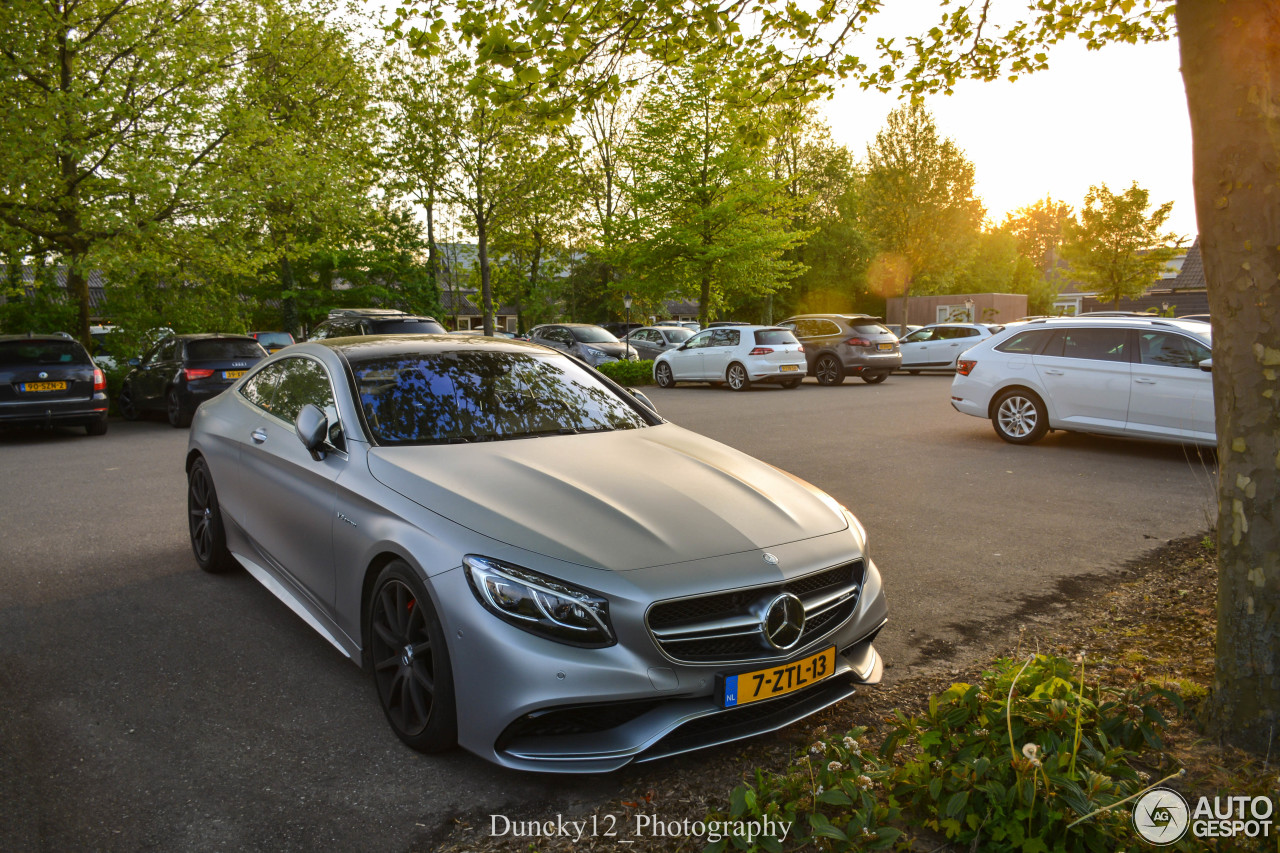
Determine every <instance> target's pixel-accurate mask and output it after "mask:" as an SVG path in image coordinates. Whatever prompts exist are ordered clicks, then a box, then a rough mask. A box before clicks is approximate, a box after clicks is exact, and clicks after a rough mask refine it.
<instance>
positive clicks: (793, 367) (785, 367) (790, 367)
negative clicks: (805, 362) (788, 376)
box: [778, 364, 800, 373]
mask: <svg viewBox="0 0 1280 853" xmlns="http://www.w3.org/2000/svg"><path fill="white" fill-rule="evenodd" d="M778 369H779V370H781V371H782V372H783V373H786V372H787V371H788V370H799V369H800V368H799V366H798V365H794V364H782V365H779V366H778Z"/></svg>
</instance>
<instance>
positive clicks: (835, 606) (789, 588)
mask: <svg viewBox="0 0 1280 853" xmlns="http://www.w3.org/2000/svg"><path fill="white" fill-rule="evenodd" d="M864 572H865V567H864V565H863V562H862V560H854V561H853V562H851V563H845V564H843V565H840V566H836V567H834V568H831V569H825V570H823V571H820V572H814V573H812V574H809V575H805V576H803V577H799V578H794V579H792V580H789V581H787V582H785V583H778V584H769V585H767V586H758V587H751V588H749V589H738V590H733V591H731V592H718V593H712V594H710V595H702V596H694V597H690V598H681V599H676V600H673V601H660V602H658V603H657V604H655V605H653V606H652V607H650V608H649V613H648V617H647V622H648V625H649V633H650V634H651V635H652V636H653V639H654V641H655V642H656V643H657V644H658V647H659V648H660V649H662V651H663V653H664V654H666V655H667V657H669V658H671V659H672V660H675V661H680V662H685V663H732V662H740V661H752V660H761V659H766V658H776V657H779V656H780V655H779V653H778V650H777V649H775V648H773V647H772V646H770V645H769V644H768V643H767V642H766V641H765V639H764V636H763V634H762V633H761V631H760V620H761V615H762V612H763V608H765V607H767V606H768V604H769V602H771V601H773V600H774V599H775V598H777V597H778V596H779V595H781V594H783V593H791V594H792V595H794V596H796V597H797V598H799V599H800V600H801V602H802V603H803V604H804V611H805V624H804V631H803V633H802V634H801V635H800V639H799V641H798V642H797V643H796V645H795V648H797V649H799V648H803V647H804V646H806V645H808V644H809V643H811V642H814V641H815V640H818V639H819V638H821V637H822V636H824V635H825V634H827V633H829V632H830V631H832V630H834V629H835V628H836V627H837V626H838V625H840V624H841V623H843V622H844V621H845V620H846V619H848V618H849V617H850V616H851V615H852V614H853V610H854V608H855V607H856V606H857V603H858V593H859V592H860V591H861V590H862V580H863V574H864Z"/></svg>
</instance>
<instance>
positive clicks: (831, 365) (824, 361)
mask: <svg viewBox="0 0 1280 853" xmlns="http://www.w3.org/2000/svg"><path fill="white" fill-rule="evenodd" d="M813 375H814V376H816V377H818V384H819V385H839V384H840V383H841V382H843V381H844V365H843V364H841V363H840V359H838V358H836V357H835V356H834V355H824V356H823V357H822V358H820V359H818V363H817V364H815V365H814V366H813Z"/></svg>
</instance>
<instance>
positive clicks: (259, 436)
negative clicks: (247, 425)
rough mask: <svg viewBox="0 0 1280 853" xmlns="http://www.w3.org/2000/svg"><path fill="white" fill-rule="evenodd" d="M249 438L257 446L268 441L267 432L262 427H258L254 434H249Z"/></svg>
mask: <svg viewBox="0 0 1280 853" xmlns="http://www.w3.org/2000/svg"><path fill="white" fill-rule="evenodd" d="M249 437H250V438H252V439H253V441H254V443H255V444H262V442H264V441H266V440H267V431H266V430H265V429H263V428H262V427H258V428H257V429H255V430H254V431H253V432H251V433H249Z"/></svg>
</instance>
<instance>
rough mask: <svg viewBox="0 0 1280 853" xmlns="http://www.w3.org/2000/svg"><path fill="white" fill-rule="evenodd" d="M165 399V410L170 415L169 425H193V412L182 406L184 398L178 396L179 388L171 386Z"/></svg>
mask: <svg viewBox="0 0 1280 853" xmlns="http://www.w3.org/2000/svg"><path fill="white" fill-rule="evenodd" d="M164 400H165V412H166V413H167V414H168V415H169V426H171V427H173V428H174V429H182V428H183V427H189V426H191V412H189V411H187V410H186V409H184V408H183V407H182V400H181V399H180V398H179V397H178V389H177V388H170V389H169V393H168V394H166V395H165V398H164Z"/></svg>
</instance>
